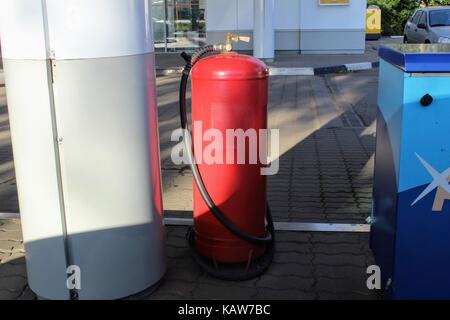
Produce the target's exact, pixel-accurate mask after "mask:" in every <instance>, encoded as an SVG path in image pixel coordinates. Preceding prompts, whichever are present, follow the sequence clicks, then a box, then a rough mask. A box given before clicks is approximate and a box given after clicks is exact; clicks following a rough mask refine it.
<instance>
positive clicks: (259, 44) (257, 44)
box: [253, 0, 275, 61]
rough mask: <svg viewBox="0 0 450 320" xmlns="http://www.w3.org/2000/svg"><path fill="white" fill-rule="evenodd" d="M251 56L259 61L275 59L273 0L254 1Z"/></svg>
mask: <svg viewBox="0 0 450 320" xmlns="http://www.w3.org/2000/svg"><path fill="white" fill-rule="evenodd" d="M254 1H255V2H254V12H253V14H254V27H253V50H254V51H253V55H254V56H255V57H256V58H259V59H265V60H269V61H270V60H273V59H274V58H275V31H274V28H273V12H274V5H275V1H274V0H254Z"/></svg>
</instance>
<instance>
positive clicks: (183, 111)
mask: <svg viewBox="0 0 450 320" xmlns="http://www.w3.org/2000/svg"><path fill="white" fill-rule="evenodd" d="M214 51H215V49H214V47H213V46H207V47H204V48H201V49H199V50H198V51H196V52H195V53H194V54H193V55H192V56H191V57H190V56H189V55H187V54H186V53H184V52H183V53H182V54H181V56H182V57H183V59H184V60H185V61H186V66H185V68H184V70H183V75H182V77H181V83H180V96H179V100H180V120H181V128H182V129H183V140H184V142H185V146H186V148H185V149H186V151H187V156H188V160H189V163H190V166H191V170H192V173H193V176H194V181H195V183H196V185H197V187H198V190H199V191H200V194H201V196H202V198H203V200H204V201H205V203H206V205H207V206H208V208H209V209H210V210H211V212H212V213H213V215H214V217H215V218H216V219H217V220H218V221H219V222H220V223H221V224H222V225H223V226H224V227H225V228H227V229H228V231H230V232H231V233H232V234H233V235H235V236H236V237H238V238H240V239H242V240H244V241H246V242H248V243H251V244H254V245H267V244H272V243H273V242H274V229H275V228H274V224H273V218H272V214H271V211H270V208H269V205H267V212H266V219H267V234H266V236H265V237H263V238H260V237H255V236H253V235H250V234H247V233H245V232H244V231H242V230H241V229H239V228H238V227H236V226H235V225H234V224H233V223H231V222H230V221H229V220H228V219H227V218H225V216H224V214H223V213H222V212H221V211H220V209H219V208H218V207H217V206H216V204H215V203H214V201H213V200H212V198H211V196H210V195H209V193H208V191H207V190H206V187H205V184H204V183H203V180H202V177H201V175H200V172H199V169H198V165H197V163H196V162H195V160H194V159H195V157H194V155H193V153H194V151H193V146H192V143H189V142H190V141H191V140H190V139H189V140H188V139H186V132H189V125H188V120H187V103H186V90H187V84H188V81H189V75H190V72H191V69H192V67H193V66H194V65H195V64H196V63H197V62H198V61H199V60H200V59H201V58H202V57H203V56H204V55H206V54H208V53H211V52H214Z"/></svg>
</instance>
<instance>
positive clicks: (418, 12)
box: [411, 10, 422, 24]
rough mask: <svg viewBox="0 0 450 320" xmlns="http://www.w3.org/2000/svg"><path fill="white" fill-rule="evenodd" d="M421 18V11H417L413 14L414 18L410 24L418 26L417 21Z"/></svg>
mask: <svg viewBox="0 0 450 320" xmlns="http://www.w3.org/2000/svg"><path fill="white" fill-rule="evenodd" d="M421 16H422V11H420V10H419V11H417V12H416V13H415V14H414V17H413V18H412V19H411V22H412V23H414V24H419V19H420V17H421Z"/></svg>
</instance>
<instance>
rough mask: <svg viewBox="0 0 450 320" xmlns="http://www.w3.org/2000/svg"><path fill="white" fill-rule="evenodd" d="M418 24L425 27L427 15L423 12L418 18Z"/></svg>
mask: <svg viewBox="0 0 450 320" xmlns="http://www.w3.org/2000/svg"><path fill="white" fill-rule="evenodd" d="M418 24H424V25H427V13H426V12H423V13H422V15H421V16H420V19H419V23H418Z"/></svg>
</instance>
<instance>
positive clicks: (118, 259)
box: [0, 0, 165, 299]
mask: <svg viewBox="0 0 450 320" xmlns="http://www.w3.org/2000/svg"><path fill="white" fill-rule="evenodd" d="M151 22H152V19H151V2H150V1H149V0H141V1H137V0H96V1H91V0H65V1H61V0H43V1H37V0H1V1H0V37H1V39H2V50H3V66H4V70H5V80H6V90H7V97H8V109H9V119H10V125H11V132H12V145H13V151H14V165H15V170H16V178H17V187H18V194H19V205H20V217H21V222H22V231H23V239H24V244H25V258H26V262H27V272H28V283H29V285H30V288H31V289H32V290H33V291H34V292H35V293H36V294H37V295H38V296H40V297H42V298H46V299H69V298H70V297H76V296H78V298H79V299H116V298H123V297H127V296H130V295H134V294H136V293H138V292H140V291H143V290H146V289H147V288H149V287H152V286H154V285H155V284H157V283H158V282H159V280H160V279H161V278H162V276H163V274H164V272H165V260H164V232H163V221H162V215H163V211H162V200H161V182H160V165H159V163H160V160H159V149H158V148H159V139H158V128H157V107H156V95H155V92H156V91H155V82H156V81H155V71H154V68H155V66H154V48H153V38H152V36H153V34H152V25H151ZM69 266H76V267H78V268H79V269H78V270H79V272H77V273H76V274H75V277H74V278H73V279H75V283H74V284H75V286H74V287H72V286H68V285H67V278H68V275H67V273H66V271H67V269H68V267H69ZM69 270H70V271H71V270H77V269H69ZM78 276H79V277H78ZM77 279H79V280H80V282H77V281H76V280H77ZM77 284H79V285H80V286H77ZM74 289H76V290H74ZM69 290H70V291H69Z"/></svg>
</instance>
